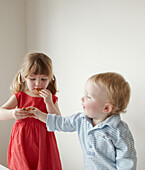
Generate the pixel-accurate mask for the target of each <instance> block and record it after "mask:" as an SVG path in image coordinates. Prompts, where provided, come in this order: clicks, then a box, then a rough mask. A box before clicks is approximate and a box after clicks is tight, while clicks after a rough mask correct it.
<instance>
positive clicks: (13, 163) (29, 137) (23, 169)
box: [8, 92, 62, 170]
mask: <svg viewBox="0 0 145 170" xmlns="http://www.w3.org/2000/svg"><path fill="white" fill-rule="evenodd" d="M15 96H16V98H17V101H18V108H22V107H28V106H34V107H36V108H38V109H39V110H41V111H42V112H45V113H47V110H46V105H45V103H44V100H43V98H42V97H31V96H29V95H27V94H26V93H24V92H18V93H16V94H15ZM52 98H53V102H54V103H55V102H56V100H57V97H56V96H54V95H53V96H52ZM8 165H9V168H10V170H62V167H61V162H60V157H59V151H58V148H57V143H56V139H55V134H54V132H48V131H47V129H46V124H45V123H43V122H41V121H39V120H37V119H34V118H26V119H21V120H16V121H15V124H14V125H13V127H12V132H11V139H10V144H9V148H8Z"/></svg>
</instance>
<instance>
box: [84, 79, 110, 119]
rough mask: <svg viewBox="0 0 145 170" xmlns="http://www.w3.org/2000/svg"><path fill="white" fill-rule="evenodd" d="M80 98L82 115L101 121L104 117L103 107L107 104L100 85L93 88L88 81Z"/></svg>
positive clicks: (104, 92) (92, 84) (105, 95)
mask: <svg viewBox="0 0 145 170" xmlns="http://www.w3.org/2000/svg"><path fill="white" fill-rule="evenodd" d="M84 93H85V94H84V96H83V97H82V106H83V109H84V114H85V115H86V116H88V117H90V118H92V119H103V118H104V116H106V115H105V113H104V106H105V104H106V102H107V94H106V91H105V89H104V88H103V87H101V86H100V85H98V86H95V85H94V83H93V82H92V81H91V80H88V81H87V82H86V84H85V88H84Z"/></svg>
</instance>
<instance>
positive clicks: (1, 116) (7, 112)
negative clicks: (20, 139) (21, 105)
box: [0, 95, 17, 120]
mask: <svg viewBox="0 0 145 170" xmlns="http://www.w3.org/2000/svg"><path fill="white" fill-rule="evenodd" d="M16 106H17V99H16V96H15V95H13V96H11V97H10V99H9V100H8V101H7V102H6V103H5V104H4V105H2V106H1V107H0V120H9V119H13V118H14V117H13V109H14V108H15V107H16Z"/></svg>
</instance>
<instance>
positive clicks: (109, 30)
mask: <svg viewBox="0 0 145 170" xmlns="http://www.w3.org/2000/svg"><path fill="white" fill-rule="evenodd" d="M27 7H28V8H27V9H28V11H27V14H28V16H27V25H28V28H27V30H28V32H27V33H28V34H27V35H28V38H27V42H28V43H27V44H28V46H27V49H28V51H29V50H32V51H33V50H37V51H42V52H45V53H47V54H48V55H49V56H50V57H51V58H52V59H53V63H54V71H55V74H56V77H57V80H58V88H59V93H58V96H59V106H60V109H61V111H62V113H63V114H64V115H70V114H72V113H76V112H78V111H81V110H82V108H81V105H80V98H81V95H82V93H83V86H84V83H85V81H86V79H87V78H88V77H89V76H91V75H92V74H95V73H98V72H105V71H116V72H119V73H121V74H122V75H124V77H126V78H127V80H128V81H129V82H130V85H131V88H132V96H131V102H130V104H129V107H128V113H127V114H125V115H124V116H123V119H124V120H125V121H126V122H127V123H128V125H129V126H130V129H131V131H132V133H133V136H134V139H135V144H136V149H137V156H138V170H142V169H144V155H145V147H144V143H145V139H144V137H143V136H144V129H145V124H144V120H145V114H144V109H143V106H144V101H145V97H144V95H143V93H144V91H145V86H144V84H145V78H144V72H145V67H144V65H145V59H144V56H145V48H144V46H145V31H144V30H145V10H144V7H145V1H143V0H117V1H115V0H109V1H108V0H91V1H88V0H79V1H78V0H69V1H68V0H53V1H52V0H41V1H39V0H31V1H29V0H27ZM57 138H58V143H59V148H60V152H61V156H62V162H63V167H64V170H68V169H69V170H74V169H79V170H82V169H83V166H82V153H81V148H80V146H79V143H78V141H77V135H76V133H73V134H69V133H67V134H64V133H57Z"/></svg>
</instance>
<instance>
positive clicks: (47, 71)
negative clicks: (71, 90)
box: [11, 53, 57, 94]
mask: <svg viewBox="0 0 145 170" xmlns="http://www.w3.org/2000/svg"><path fill="white" fill-rule="evenodd" d="M29 74H36V75H37V74H44V75H47V76H48V77H49V80H50V82H49V85H48V87H47V89H48V90H50V91H51V93H52V94H56V92H57V89H56V79H55V76H54V75H53V71H52V61H51V59H50V58H49V57H48V56H47V55H45V54H43V53H30V54H28V55H26V57H25V58H24V60H23V64H22V65H21V69H20V71H19V72H18V74H17V75H16V76H15V78H14V80H13V83H12V86H11V90H12V92H13V93H17V92H19V91H24V90H25V81H24V79H25V78H26V77H27V76H28V75H29Z"/></svg>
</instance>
